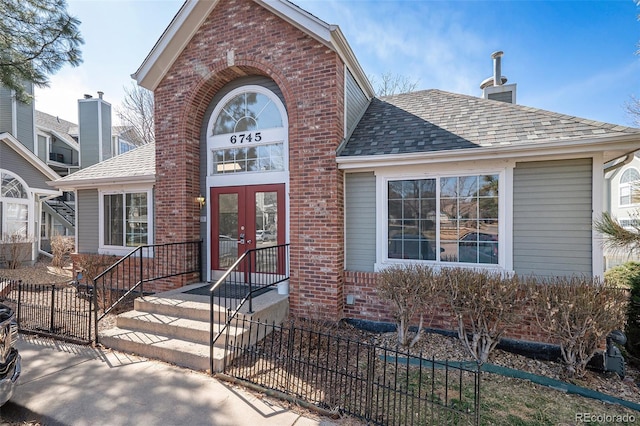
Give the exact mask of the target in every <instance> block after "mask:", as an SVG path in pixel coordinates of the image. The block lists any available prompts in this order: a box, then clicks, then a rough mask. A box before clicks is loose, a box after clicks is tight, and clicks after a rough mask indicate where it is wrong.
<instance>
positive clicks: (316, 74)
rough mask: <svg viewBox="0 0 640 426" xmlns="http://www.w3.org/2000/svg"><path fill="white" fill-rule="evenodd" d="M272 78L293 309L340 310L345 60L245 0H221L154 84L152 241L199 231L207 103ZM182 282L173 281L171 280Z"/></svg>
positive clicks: (329, 313)
mask: <svg viewBox="0 0 640 426" xmlns="http://www.w3.org/2000/svg"><path fill="white" fill-rule="evenodd" d="M247 75H259V76H266V77H269V78H271V79H272V80H273V81H274V82H275V83H276V84H277V85H278V86H279V88H280V90H281V91H282V93H283V96H284V99H285V107H286V108H287V112H288V119H289V172H290V193H289V206H290V212H289V215H290V218H291V220H290V224H289V236H290V238H289V239H290V242H291V264H290V268H291V282H290V305H291V312H292V313H293V314H294V315H308V314H309V312H314V313H316V314H317V315H318V316H322V317H325V318H326V317H328V318H341V317H342V301H343V298H344V297H343V290H342V285H343V276H342V275H343V272H342V271H343V269H344V266H343V258H344V248H343V216H344V212H343V203H342V191H343V190H342V188H343V178H342V173H341V172H340V171H339V170H338V168H337V165H336V161H335V152H336V149H337V147H338V145H339V143H340V141H341V140H342V138H343V134H344V131H343V126H344V118H343V117H344V113H343V109H344V64H343V63H342V61H341V60H340V58H339V56H338V55H337V54H336V53H335V52H333V51H331V50H330V49H329V48H327V47H326V46H324V45H323V44H322V43H320V42H318V41H316V40H314V39H313V38H311V37H310V36H308V35H307V34H305V33H303V32H302V31H300V30H298V29H297V28H295V27H294V26H292V25H290V24H288V23H287V22H285V21H283V20H282V19H280V18H279V17H277V16H275V15H273V14H271V13H270V12H269V11H267V10H266V9H263V8H262V7H260V6H259V5H257V4H256V3H254V2H252V1H250V0H222V1H220V2H219V3H218V5H217V6H216V7H215V9H214V10H213V12H212V13H211V15H210V16H209V17H208V18H207V19H206V20H205V22H204V23H203V24H202V26H201V27H200V28H199V30H198V31H197V33H196V34H195V35H194V36H193V38H192V39H191V41H190V42H189V44H188V45H187V47H186V48H185V49H184V50H183V51H182V52H181V54H180V55H179V57H178V58H177V60H176V61H175V62H174V63H173V65H172V67H171V68H170V69H168V70H166V74H165V77H164V79H163V80H162V81H161V83H160V84H159V86H158V87H157V89H156V90H155V103H156V107H155V122H156V189H155V209H156V210H155V217H156V242H157V243H165V242H172V241H185V240H193V239H196V238H199V235H200V234H199V232H200V221H199V218H200V211H199V206H198V205H197V203H196V202H195V197H196V196H197V195H198V194H199V192H200V182H199V179H200V177H199V176H200V170H199V162H200V159H199V156H200V144H201V143H205V142H204V141H201V130H202V126H203V120H204V119H205V112H206V110H207V108H208V107H209V105H210V103H211V101H212V99H213V97H214V96H215V94H216V93H217V92H218V91H219V90H220V89H221V88H222V87H223V86H224V85H225V84H227V83H229V82H231V81H233V80H234V79H236V78H239V77H243V76H247ZM177 285H179V283H176V286H177Z"/></svg>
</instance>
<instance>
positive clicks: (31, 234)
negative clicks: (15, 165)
mask: <svg viewBox="0 0 640 426" xmlns="http://www.w3.org/2000/svg"><path fill="white" fill-rule="evenodd" d="M2 173H4V174H8V175H11V176H13V178H14V179H16V180H17V181H18V182H20V184H21V185H22V186H23V187H24V190H25V191H26V193H27V198H12V197H0V201H2V203H1V205H2V209H3V212H2V219H0V220H3V221H4V220H5V218H6V217H7V215H6V208H7V207H6V203H15V204H24V205H26V206H27V238H28V239H31V240H32V241H36V237H39V236H40V230H39V229H37V230H36V229H35V228H36V227H35V226H34V224H35V222H36V219H35V217H34V215H35V204H34V196H33V191H32V190H31V188H30V187H29V185H27V182H25V180H24V179H22V177H20V176H18V175H17V174H15V173H14V172H12V171H9V170H6V169H0V175H1V174H2ZM0 185H1V183H0ZM4 229H5V227H4V226H2V224H0V230H4ZM36 233H37V235H36ZM3 238H4V235H2V234H1V233H0V240H2V239H3Z"/></svg>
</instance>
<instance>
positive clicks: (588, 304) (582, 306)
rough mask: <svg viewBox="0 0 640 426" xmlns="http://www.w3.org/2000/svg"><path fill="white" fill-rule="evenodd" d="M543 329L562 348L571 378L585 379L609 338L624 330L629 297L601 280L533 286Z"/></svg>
mask: <svg viewBox="0 0 640 426" xmlns="http://www.w3.org/2000/svg"><path fill="white" fill-rule="evenodd" d="M529 294H530V298H531V302H532V305H533V307H534V312H535V316H536V320H537V322H538V325H539V326H540V328H541V329H542V330H543V331H545V332H547V333H549V336H550V337H551V338H552V339H553V340H554V341H557V342H558V343H559V344H560V351H561V353H562V360H563V362H564V363H565V367H566V373H567V376H569V377H574V376H577V377H582V376H584V373H585V371H586V367H587V363H588V362H589V360H590V359H591V358H592V357H593V355H594V354H595V352H596V351H597V350H598V347H599V346H600V345H602V344H604V342H605V338H606V336H607V335H608V334H609V333H611V332H612V331H614V330H617V329H622V327H623V326H624V321H625V315H626V310H627V300H628V298H627V295H626V292H625V291H624V290H621V289H618V288H612V287H605V286H604V285H603V283H602V281H601V280H599V279H597V278H593V279H592V278H580V277H555V278H549V279H541V280H539V281H536V280H535V279H531V280H530V282H529Z"/></svg>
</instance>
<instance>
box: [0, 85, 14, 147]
mask: <svg viewBox="0 0 640 426" xmlns="http://www.w3.org/2000/svg"><path fill="white" fill-rule="evenodd" d="M5 132H6V133H11V134H12V135H13V136H14V137H15V134H14V131H13V98H12V96H11V90H9V89H7V88H6V87H0V133H5Z"/></svg>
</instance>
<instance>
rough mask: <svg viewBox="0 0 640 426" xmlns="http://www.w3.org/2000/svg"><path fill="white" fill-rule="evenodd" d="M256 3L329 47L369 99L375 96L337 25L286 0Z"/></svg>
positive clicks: (259, 1)
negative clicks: (328, 22)
mask: <svg viewBox="0 0 640 426" xmlns="http://www.w3.org/2000/svg"><path fill="white" fill-rule="evenodd" d="M254 1H255V2H256V3H259V4H262V5H263V6H264V7H265V8H266V9H267V10H270V11H271V12H273V13H274V14H276V15H277V16H279V17H280V18H282V19H284V20H285V21H287V22H288V23H290V24H291V25H293V26H294V27H296V28H298V29H299V30H301V31H303V32H305V33H306V34H309V35H310V36H312V37H313V38H314V39H316V40H318V41H319V42H321V43H323V44H324V45H326V46H327V47H329V48H331V50H333V51H334V52H336V53H337V54H338V56H339V57H340V59H342V61H343V62H344V63H345V64H346V65H347V68H349V70H351V72H352V74H353V76H354V77H355V79H356V81H357V82H358V85H360V87H361V88H362V90H363V91H364V92H365V94H366V95H367V97H368V98H369V99H371V98H373V97H374V96H375V92H374V90H373V87H372V86H371V83H370V82H369V79H368V78H367V75H366V74H365V72H364V70H363V69H362V67H361V66H360V63H359V62H358V59H357V58H356V55H355V54H354V53H353V50H351V47H350V46H349V43H348V42H347V39H346V38H345V36H344V34H343V33H342V30H340V27H338V26H337V25H330V24H327V23H326V22H324V21H322V20H321V19H319V18H317V17H315V16H314V15H312V14H310V13H309V12H307V11H305V10H304V9H302V8H300V7H298V6H295V5H294V4H292V3H290V2H288V1H282V0H266V1H261V0H254Z"/></svg>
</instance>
